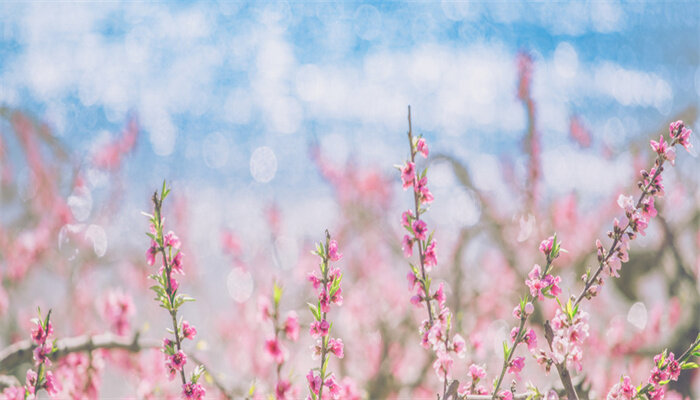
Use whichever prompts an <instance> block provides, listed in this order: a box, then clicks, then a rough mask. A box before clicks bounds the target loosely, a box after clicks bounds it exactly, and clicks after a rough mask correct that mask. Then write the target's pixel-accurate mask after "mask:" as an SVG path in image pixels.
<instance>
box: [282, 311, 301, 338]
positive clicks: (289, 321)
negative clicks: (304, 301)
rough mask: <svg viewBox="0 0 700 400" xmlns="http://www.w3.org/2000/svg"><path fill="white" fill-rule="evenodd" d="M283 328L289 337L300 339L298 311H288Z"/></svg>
mask: <svg viewBox="0 0 700 400" xmlns="http://www.w3.org/2000/svg"><path fill="white" fill-rule="evenodd" d="M283 329H284V334H285V335H287V339H289V340H291V341H293V342H296V341H297V339H299V319H298V317H297V313H296V312H294V311H290V312H288V313H287V318H286V319H285V321H284V327H283Z"/></svg>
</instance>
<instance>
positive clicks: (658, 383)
mask: <svg viewBox="0 0 700 400" xmlns="http://www.w3.org/2000/svg"><path fill="white" fill-rule="evenodd" d="M690 357H700V333H698V335H697V337H696V339H695V341H694V342H693V344H691V345H690V347H688V349H687V350H686V351H685V352H684V353H683V354H681V356H680V357H678V358H677V359H676V358H675V356H674V355H673V353H668V350H664V351H663V352H662V353H661V354H658V355H656V356H655V357H654V368H652V370H651V374H650V375H651V376H650V377H649V380H648V383H647V384H646V385H644V386H642V385H639V386H637V387H636V388H635V387H634V386H632V382H631V379H630V377H629V376H624V377H622V378H620V382H619V383H617V384H615V386H613V387H612V388H611V389H610V392H608V396H607V398H608V399H621V400H622V399H625V400H632V399H644V398H645V397H644V396H646V398H647V399H649V400H660V399H663V398H664V396H665V394H666V385H667V384H668V383H669V382H670V381H677V380H678V377H679V376H680V374H681V371H682V370H684V369H695V368H698V364H697V363H695V362H690V361H688V359H689V358H690Z"/></svg>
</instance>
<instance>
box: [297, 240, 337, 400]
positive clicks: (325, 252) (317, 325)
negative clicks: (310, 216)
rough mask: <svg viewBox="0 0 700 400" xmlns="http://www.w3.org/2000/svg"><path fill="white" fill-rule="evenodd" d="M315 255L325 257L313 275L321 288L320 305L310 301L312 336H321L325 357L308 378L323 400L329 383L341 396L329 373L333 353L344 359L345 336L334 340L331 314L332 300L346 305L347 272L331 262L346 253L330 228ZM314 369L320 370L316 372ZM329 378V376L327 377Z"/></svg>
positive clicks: (318, 345)
mask: <svg viewBox="0 0 700 400" xmlns="http://www.w3.org/2000/svg"><path fill="white" fill-rule="evenodd" d="M312 253H313V254H315V255H317V256H319V257H321V263H320V264H319V268H320V272H321V276H320V277H319V276H316V275H315V274H311V275H309V280H310V281H311V283H312V284H313V286H314V289H316V290H317V291H318V301H317V304H316V305H314V304H311V303H308V304H309V309H310V310H311V314H313V316H314V322H312V323H311V327H310V333H311V336H312V337H314V338H315V339H317V343H316V346H315V347H314V356H320V357H321V366H320V367H319V368H314V369H311V370H310V371H309V373H308V374H307V375H306V379H307V381H308V383H309V391H310V394H311V398H312V399H313V400H316V399H323V398H324V397H323V387H324V386H327V387H328V390H329V391H330V397H331V398H333V399H337V398H338V396H339V395H340V390H341V387H340V385H339V384H338V383H337V381H336V379H335V375H333V374H331V375H330V376H328V375H327V374H326V369H327V367H328V360H329V356H330V353H333V354H335V355H336V356H337V357H338V358H343V355H344V353H343V341H342V339H334V338H331V337H330V332H331V328H332V327H333V325H332V324H330V323H329V322H328V319H327V313H328V311H330V305H331V303H334V304H336V305H342V303H343V295H342V289H341V288H340V281H341V280H342V278H343V274H341V273H340V270H338V269H337V268H333V267H331V266H330V265H329V264H328V262H329V261H334V262H335V261H339V260H340V259H341V257H342V256H343V255H342V254H341V253H340V252H339V251H338V243H337V242H336V241H335V240H331V235H330V233H328V231H326V243H325V245H324V244H321V243H317V244H316V250H315V251H313V252H312ZM314 370H318V372H319V374H318V375H316V374H315V372H314ZM327 377H328V379H326V378H327Z"/></svg>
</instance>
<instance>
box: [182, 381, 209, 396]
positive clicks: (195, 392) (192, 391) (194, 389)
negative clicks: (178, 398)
mask: <svg viewBox="0 0 700 400" xmlns="http://www.w3.org/2000/svg"><path fill="white" fill-rule="evenodd" d="M206 394H207V391H206V389H204V387H202V385H200V384H198V383H192V382H187V383H185V384H184V385H182V395H183V396H184V397H185V399H187V400H202V399H204V396H205V395H206Z"/></svg>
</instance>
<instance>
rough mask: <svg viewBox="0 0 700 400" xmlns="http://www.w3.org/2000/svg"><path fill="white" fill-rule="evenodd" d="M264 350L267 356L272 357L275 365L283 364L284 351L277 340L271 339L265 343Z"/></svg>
mask: <svg viewBox="0 0 700 400" xmlns="http://www.w3.org/2000/svg"><path fill="white" fill-rule="evenodd" d="M265 350H266V351H267V354H269V355H270V357H272V359H273V360H274V361H275V363H277V364H282V363H283V362H284V358H285V356H284V350H283V348H282V344H281V343H280V342H279V340H277V338H271V339H268V340H266V341H265Z"/></svg>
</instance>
